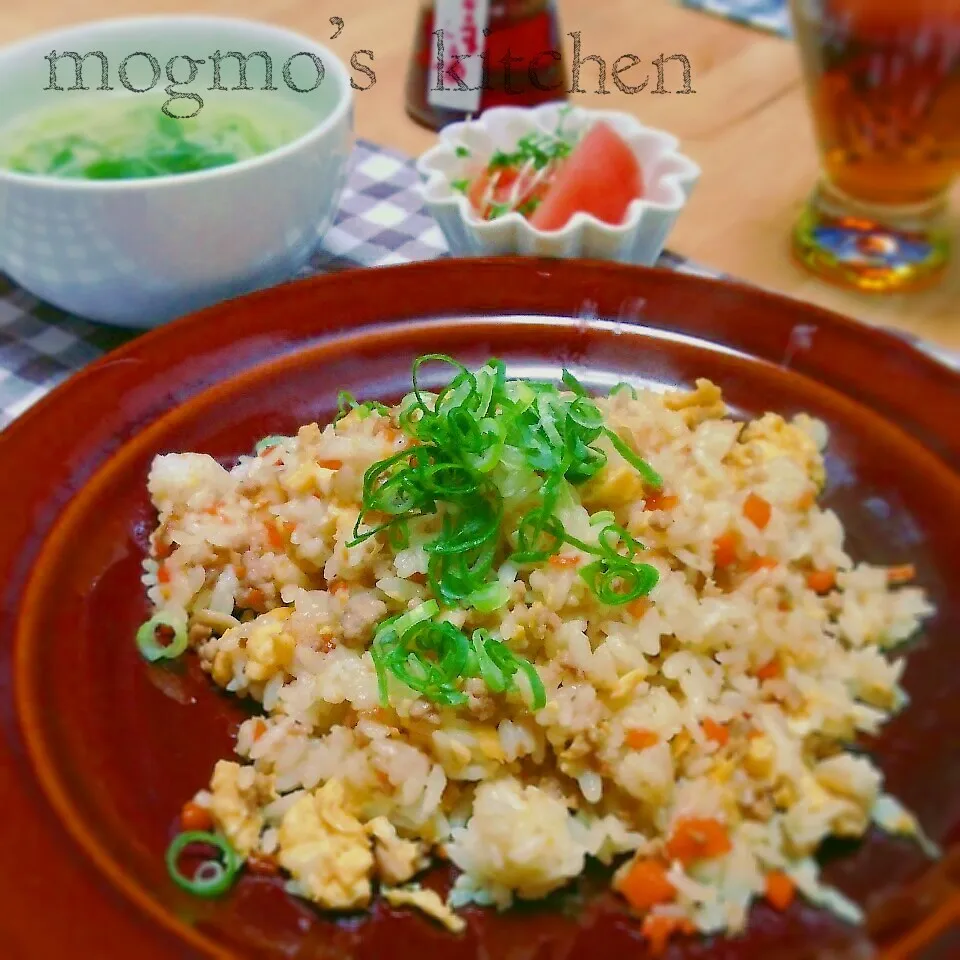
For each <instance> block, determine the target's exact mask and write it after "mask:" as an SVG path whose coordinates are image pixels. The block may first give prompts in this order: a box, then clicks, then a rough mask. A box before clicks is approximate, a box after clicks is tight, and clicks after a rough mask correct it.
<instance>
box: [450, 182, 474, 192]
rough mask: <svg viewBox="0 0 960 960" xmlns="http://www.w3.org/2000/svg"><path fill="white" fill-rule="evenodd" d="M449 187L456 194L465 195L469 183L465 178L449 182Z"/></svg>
mask: <svg viewBox="0 0 960 960" xmlns="http://www.w3.org/2000/svg"><path fill="white" fill-rule="evenodd" d="M450 186H451V187H453V189H454V190H456V191H457V192H458V193H466V192H467V190H469V189H470V181H469V180H467V179H465V178H464V179H463V180H451V181H450Z"/></svg>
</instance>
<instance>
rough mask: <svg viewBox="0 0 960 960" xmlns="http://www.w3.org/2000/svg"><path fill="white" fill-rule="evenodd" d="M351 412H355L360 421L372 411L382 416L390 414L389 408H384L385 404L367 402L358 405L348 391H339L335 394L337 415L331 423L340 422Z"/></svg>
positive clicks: (372, 401) (373, 401)
mask: <svg viewBox="0 0 960 960" xmlns="http://www.w3.org/2000/svg"><path fill="white" fill-rule="evenodd" d="M353 410H356V411H357V416H358V417H359V418H360V419H361V420H365V419H366V418H367V417H369V416H370V414H371V413H373V412H374V411H376V412H377V413H379V414H383V415H389V413H390V408H389V407H388V406H386V404H383V403H379V402H378V401H376V400H367V401H366V402H364V403H360V402H359V401H358V400H357V399H356V397H354V395H353V394H352V393H350V392H349V391H348V390H341V391H340V392H339V393H338V394H337V415H336V416H335V417H334V419H333V422H334V423H336V422H337V421H338V420H342V419H343V418H344V417H345V416H346V415H347V414H348V413H350V412H351V411H353Z"/></svg>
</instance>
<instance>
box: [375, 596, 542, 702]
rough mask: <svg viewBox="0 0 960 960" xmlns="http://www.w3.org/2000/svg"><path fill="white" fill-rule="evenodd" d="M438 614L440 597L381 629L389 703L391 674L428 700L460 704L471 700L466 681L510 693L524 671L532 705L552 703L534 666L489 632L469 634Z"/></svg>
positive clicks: (378, 653)
mask: <svg viewBox="0 0 960 960" xmlns="http://www.w3.org/2000/svg"><path fill="white" fill-rule="evenodd" d="M438 613H439V607H438V605H437V603H436V601H434V600H428V601H427V602H426V603H421V604H420V605H419V606H418V607H416V608H415V609H413V610H410V611H408V612H407V613H405V614H403V615H401V616H399V617H391V618H389V619H388V620H384V621H383V623H381V624H380V626H379V627H378V628H377V632H376V635H375V637H374V639H373V645H372V647H371V648H370V655H371V657H372V658H373V664H374V667H375V668H376V672H377V683H378V686H379V693H380V702H381V704H383V706H387V705H388V704H389V684H388V673H391V674H393V676H395V677H396V678H397V679H398V680H399V681H400V682H401V683H403V684H404V685H405V686H407V687H409V688H410V689H411V690H414V691H416V692H417V693H419V694H420V695H421V696H424V697H426V698H427V699H428V700H432V701H433V702H434V703H439V704H441V705H443V706H449V707H456V706H461V705H462V704H464V703H466V702H467V695H466V694H465V693H464V692H463V691H462V689H461V687H462V683H463V681H464V680H465V679H467V678H469V677H473V676H480V677H481V678H482V679H483V681H484V683H485V684H486V685H487V687H488V688H489V689H490V690H491V692H493V693H504V692H506V691H510V690H514V689H516V681H515V679H514V678H515V675H516V674H517V673H518V672H523V673H524V675H525V676H526V678H527V682H528V684H529V686H530V697H531V707H532V709H533V710H541V709H543V707H544V706H546V702H547V697H546V691H545V690H544V687H543V681H542V680H541V679H540V675H539V674H538V673H537V671H536V669H535V668H534V666H533V664H531V663H530V662H529V661H528V660H525V659H524V658H523V657H520V656H517V655H516V654H515V653H513V652H512V651H511V650H510V648H509V647H508V646H507V645H506V644H505V643H503V641H501V640H498V639H496V638H495V637H494V636H492V635H491V634H490V633H489V631H487V630H475V631H474V632H473V635H472V636H471V637H467V635H466V634H465V633H463V632H462V631H461V630H459V629H458V628H457V627H455V626H454V625H453V624H452V623H449V622H447V621H445V620H437V619H435V618H436V616H437V614H438Z"/></svg>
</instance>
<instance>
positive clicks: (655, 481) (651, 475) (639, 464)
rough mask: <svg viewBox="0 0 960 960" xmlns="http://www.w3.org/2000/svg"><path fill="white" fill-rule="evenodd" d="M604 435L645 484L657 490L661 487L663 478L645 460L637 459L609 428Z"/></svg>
mask: <svg viewBox="0 0 960 960" xmlns="http://www.w3.org/2000/svg"><path fill="white" fill-rule="evenodd" d="M606 434H607V436H608V437H609V438H610V442H611V443H612V444H613V446H614V449H616V451H617V453H619V454H620V456H621V457H623V459H624V460H626V461H627V463H629V464H630V466H631V467H633V469H634V470H636V471H637V473H639V474H640V476H641V477H643V479H644V480H645V481H646V482H647V484H649V485H650V486H651V487H656V488H658V489H659V488H660V487H662V486H663V477H661V476H660V474H659V473H657V471H656V470H654V469H653V467H651V466H650V464H649V463H647V461H646V460H644V459H642V458H641V457H638V456H637V455H636V454H635V453H634V452H633V451H632V450H631V449H630V448H629V447H628V446H627V445H626V444H625V443H624V442H623V441H622V440H621V439H620V438H619V437H618V436H617V435H616V434H615V433H614V432H613V431H612V430H611V429H610V428H609V427H607V429H606Z"/></svg>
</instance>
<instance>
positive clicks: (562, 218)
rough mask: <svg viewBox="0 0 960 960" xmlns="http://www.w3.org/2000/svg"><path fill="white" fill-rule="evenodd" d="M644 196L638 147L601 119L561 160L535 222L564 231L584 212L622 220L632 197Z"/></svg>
mask: <svg viewBox="0 0 960 960" xmlns="http://www.w3.org/2000/svg"><path fill="white" fill-rule="evenodd" d="M642 195H643V172H642V171H641V169H640V164H639V163H638V162H637V158H636V157H635V156H634V155H633V151H632V150H631V149H630V147H629V146H628V145H627V144H626V143H625V142H624V141H623V139H622V138H621V137H620V136H619V134H617V133H616V131H614V130H613V129H612V128H611V127H610V126H609V125H608V124H606V123H603V122H601V123H596V124H594V125H593V126H592V127H591V128H590V129H589V130H588V131H587V133H586V135H585V136H584V138H583V139H582V140H581V141H580V142H579V143H578V144H577V146H576V147H574V149H573V151H572V152H571V154H570V156H569V157H567V159H566V160H564V161H563V163H561V164H560V165H559V168H558V170H557V172H556V175H555V177H554V179H553V182H552V183H551V185H550V189H549V190H548V191H547V194H546V196H545V197H544V199H543V202H542V203H541V204H540V206H538V207H537V209H536V210H535V211H534V213H533V215H532V216H531V217H530V223H531V224H532V225H533V226H534V227H536V228H537V229H538V230H559V229H561V228H562V227H563V226H565V225H566V223H567V221H568V220H569V219H570V218H571V217H572V216H573V215H574V214H575V213H577V212H583V213H590V214H593V216H595V217H596V218H597V219H598V220H601V221H603V222H604V223H612V224H619V223H622V222H623V219H624V217H625V216H626V213H627V207H628V206H630V202H631V201H632V200H636V199H637V197H640V196H642Z"/></svg>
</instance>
